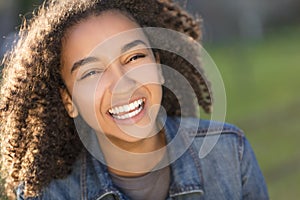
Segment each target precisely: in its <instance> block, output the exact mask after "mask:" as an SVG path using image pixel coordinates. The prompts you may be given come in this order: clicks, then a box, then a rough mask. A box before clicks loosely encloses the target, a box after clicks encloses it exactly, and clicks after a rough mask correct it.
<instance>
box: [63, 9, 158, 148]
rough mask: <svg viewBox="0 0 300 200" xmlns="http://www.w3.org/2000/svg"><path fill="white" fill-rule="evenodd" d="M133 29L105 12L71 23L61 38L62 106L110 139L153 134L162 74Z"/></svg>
mask: <svg viewBox="0 0 300 200" xmlns="http://www.w3.org/2000/svg"><path fill="white" fill-rule="evenodd" d="M138 28H140V27H139V25H138V24H137V23H135V22H134V21H133V20H131V19H129V18H128V17H127V16H126V15H124V14H122V13H120V12H118V11H106V12H103V13H102V14H101V15H99V16H90V17H88V18H87V19H85V20H83V21H82V22H80V23H79V24H77V25H75V26H74V27H71V28H70V29H69V30H68V32H67V33H66V35H65V37H64V40H63V48H62V58H61V62H62V70H61V75H62V78H63V80H64V82H65V84H66V86H67V90H68V91H69V92H67V90H64V91H61V94H62V99H63V102H64V104H65V107H66V110H67V111H68V113H69V115H70V116H71V117H73V118H74V117H77V115H81V116H82V118H83V119H84V120H85V121H86V123H87V124H88V125H89V126H90V127H92V128H93V129H94V130H95V131H96V132H97V133H104V134H105V135H106V136H108V138H111V139H113V140H116V141H118V140H119V141H126V142H136V141H138V140H141V139H145V138H148V137H150V136H152V135H154V134H156V133H157V126H156V118H157V114H158V110H159V108H160V103H161V98H162V89H161V83H162V81H163V78H162V75H161V71H160V66H159V64H158V62H157V60H156V59H155V57H154V55H153V53H152V51H151V49H150V48H149V42H148V40H147V38H146V36H145V35H144V33H143V31H142V30H141V29H138Z"/></svg>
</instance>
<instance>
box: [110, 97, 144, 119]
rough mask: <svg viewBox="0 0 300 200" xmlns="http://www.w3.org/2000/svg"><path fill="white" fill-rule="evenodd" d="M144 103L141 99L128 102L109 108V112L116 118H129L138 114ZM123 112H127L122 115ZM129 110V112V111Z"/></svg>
mask: <svg viewBox="0 0 300 200" xmlns="http://www.w3.org/2000/svg"><path fill="white" fill-rule="evenodd" d="M142 105H143V100H142V99H139V100H136V101H134V102H132V103H130V104H129V105H128V104H127V105H123V106H118V107H114V108H111V109H109V110H108V112H109V113H110V114H111V115H112V116H113V117H114V118H116V119H128V118H131V117H134V116H136V115H137V114H138V113H139V112H141V110H142ZM137 108H138V109H137ZM129 111H132V112H129ZM123 112H126V114H121V115H120V113H123ZM127 112H129V113H127Z"/></svg>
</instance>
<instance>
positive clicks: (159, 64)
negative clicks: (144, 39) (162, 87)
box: [154, 52, 165, 84]
mask: <svg viewBox="0 0 300 200" xmlns="http://www.w3.org/2000/svg"><path fill="white" fill-rule="evenodd" d="M154 54H155V55H154V56H155V61H156V63H157V70H158V79H159V83H160V84H164V83H165V78H164V76H163V73H162V68H161V63H160V57H159V54H158V53H157V52H155V53H154Z"/></svg>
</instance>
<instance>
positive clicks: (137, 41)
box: [121, 40, 147, 53]
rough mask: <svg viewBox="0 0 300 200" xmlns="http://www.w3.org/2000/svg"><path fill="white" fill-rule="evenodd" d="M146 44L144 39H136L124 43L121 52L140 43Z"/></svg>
mask: <svg viewBox="0 0 300 200" xmlns="http://www.w3.org/2000/svg"><path fill="white" fill-rule="evenodd" d="M141 44H142V45H144V46H147V44H146V42H144V41H142V40H134V41H132V42H130V43H128V44H126V45H124V46H123V47H122V49H121V52H122V53H124V52H126V51H128V50H130V49H132V48H133V47H136V46H138V45H141Z"/></svg>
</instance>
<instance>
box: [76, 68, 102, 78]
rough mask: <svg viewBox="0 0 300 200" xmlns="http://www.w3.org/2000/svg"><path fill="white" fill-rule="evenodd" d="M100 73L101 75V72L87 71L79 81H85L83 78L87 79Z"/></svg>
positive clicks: (95, 70)
mask: <svg viewBox="0 0 300 200" xmlns="http://www.w3.org/2000/svg"><path fill="white" fill-rule="evenodd" d="M101 73H102V70H97V69H94V70H90V71H88V72H87V73H84V74H83V75H82V76H81V78H80V80H83V79H85V78H87V77H89V76H93V75H95V74H101Z"/></svg>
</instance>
